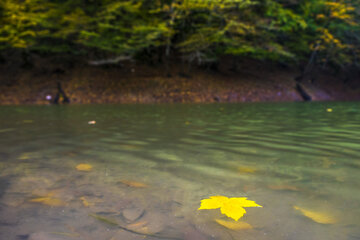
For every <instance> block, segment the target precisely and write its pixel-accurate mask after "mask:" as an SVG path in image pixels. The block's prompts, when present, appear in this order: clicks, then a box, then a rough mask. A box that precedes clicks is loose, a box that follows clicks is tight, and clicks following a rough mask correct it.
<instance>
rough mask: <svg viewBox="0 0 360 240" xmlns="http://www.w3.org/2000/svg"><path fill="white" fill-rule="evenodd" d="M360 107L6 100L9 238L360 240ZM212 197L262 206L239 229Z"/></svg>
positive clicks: (3, 204) (1, 151) (0, 227)
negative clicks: (208, 205) (204, 203)
mask: <svg viewBox="0 0 360 240" xmlns="http://www.w3.org/2000/svg"><path fill="white" fill-rule="evenodd" d="M329 108H331V109H332V112H329V111H327V109H329ZM359 109H360V104H359V103H286V104H284V103H281V104H210V105H192V104H189V105H176V104H171V105H88V106H87V105H82V106H19V107H15V106H2V107H0V239H9V240H11V239H31V240H38V239H49V240H50V239H51V240H58V239H84V240H88V239H89V240H92V239H94V240H99V239H104V240H110V239H111V240H120V239H130V240H132V239H135V240H137V239H187V240H190V239H192V240H195V239H196V240H202V239H221V240H222V239H225V240H227V239H249V240H262V239H264V240H265V239H276V240H282V239H289V240H290V239H291V240H300V239H307V240H311V239H324V240H325V239H326V240H331V239H334V240H335V239H336V240H339V239H346V240H355V239H360V110H359ZM89 121H96V124H89ZM78 164H89V165H91V166H92V167H93V168H92V169H91V170H90V171H79V170H77V169H76V166H78ZM215 195H222V196H227V197H247V198H248V199H250V200H253V201H256V203H258V204H260V205H262V206H263V208H246V210H247V213H246V214H245V215H244V217H243V218H241V219H240V220H239V221H243V222H246V223H248V224H250V225H251V227H252V228H251V229H241V230H234V229H229V228H227V227H224V226H222V225H220V224H218V223H217V222H216V219H217V220H218V219H220V220H226V221H230V222H231V221H232V220H231V219H230V218H227V217H226V216H224V215H222V214H221V213H220V210H219V209H215V210H197V209H198V208H199V206H200V201H201V200H202V199H205V198H208V197H210V196H215ZM299 209H301V210H299ZM306 215H308V216H306ZM319 219H320V220H319ZM233 222H234V221H233Z"/></svg>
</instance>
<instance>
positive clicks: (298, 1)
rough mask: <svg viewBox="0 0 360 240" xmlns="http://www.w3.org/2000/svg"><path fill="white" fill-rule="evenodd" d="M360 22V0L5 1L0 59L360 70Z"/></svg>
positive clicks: (0, 20) (0, 24)
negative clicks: (248, 61) (225, 60)
mask: <svg viewBox="0 0 360 240" xmlns="http://www.w3.org/2000/svg"><path fill="white" fill-rule="evenodd" d="M359 21H360V2H359V1H355V0H353V1H351V0H336V1H333V0H2V1H1V2H0V54H1V58H2V61H6V58H7V56H9V55H11V54H12V53H13V52H17V53H19V52H20V53H21V55H22V56H23V59H25V60H26V59H28V58H29V56H30V57H31V55H32V54H38V55H41V56H47V55H54V54H67V55H71V56H74V57H79V56H80V57H83V59H87V60H88V61H89V63H91V64H94V65H97V64H102V63H109V62H110V63H111V62H115V63H116V62H119V61H122V60H129V59H135V60H141V61H145V62H146V61H149V62H151V61H159V62H162V63H166V62H167V61H168V59H171V58H174V57H176V58H179V57H181V59H183V60H184V61H186V62H189V63H197V64H199V65H201V64H212V63H216V62H217V61H219V59H220V58H221V57H222V56H225V55H226V56H232V59H234V61H237V60H239V59H243V58H244V57H245V58H253V59H260V60H271V61H275V62H279V63H284V64H293V65H297V66H301V67H302V68H303V69H304V71H308V70H309V68H312V67H313V66H315V65H316V66H321V67H323V68H326V67H328V66H331V67H332V68H333V67H336V68H338V69H344V68H347V67H349V66H351V67H354V66H355V67H356V68H358V66H359V57H360V27H359Z"/></svg>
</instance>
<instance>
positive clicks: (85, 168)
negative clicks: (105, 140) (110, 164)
mask: <svg viewBox="0 0 360 240" xmlns="http://www.w3.org/2000/svg"><path fill="white" fill-rule="evenodd" d="M92 168H93V167H92V166H91V165H90V164H86V163H81V164H79V165H77V166H76V169H77V170H78V171H90V170H91V169H92Z"/></svg>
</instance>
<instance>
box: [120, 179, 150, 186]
mask: <svg viewBox="0 0 360 240" xmlns="http://www.w3.org/2000/svg"><path fill="white" fill-rule="evenodd" d="M120 182H121V183H123V184H125V185H127V186H129V187H134V188H146V187H148V185H146V184H145V183H142V182H135V181H129V180H121V181H120Z"/></svg>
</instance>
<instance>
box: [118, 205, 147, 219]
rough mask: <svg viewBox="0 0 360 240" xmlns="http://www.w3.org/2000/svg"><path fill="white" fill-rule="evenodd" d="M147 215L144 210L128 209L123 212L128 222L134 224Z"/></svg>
mask: <svg viewBox="0 0 360 240" xmlns="http://www.w3.org/2000/svg"><path fill="white" fill-rule="evenodd" d="M144 213H145V210H144V209H142V208H127V209H125V210H124V211H123V212H122V215H123V216H124V218H125V219H126V221H128V222H133V221H136V220H138V219H139V218H141V217H142V216H143V215H144Z"/></svg>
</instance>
